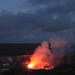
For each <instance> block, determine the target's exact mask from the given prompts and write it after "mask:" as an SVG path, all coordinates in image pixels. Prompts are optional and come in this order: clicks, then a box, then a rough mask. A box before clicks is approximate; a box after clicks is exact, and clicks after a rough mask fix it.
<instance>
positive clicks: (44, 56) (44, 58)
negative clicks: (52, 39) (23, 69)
mask: <svg viewBox="0 0 75 75" xmlns="http://www.w3.org/2000/svg"><path fill="white" fill-rule="evenodd" d="M48 48H49V45H48V43H47V42H43V43H42V44H41V46H39V47H38V48H36V50H35V52H34V54H33V55H32V56H31V57H30V63H29V64H28V68H30V69H52V68H54V57H55V56H54V53H51V51H50V50H49V49H48Z"/></svg>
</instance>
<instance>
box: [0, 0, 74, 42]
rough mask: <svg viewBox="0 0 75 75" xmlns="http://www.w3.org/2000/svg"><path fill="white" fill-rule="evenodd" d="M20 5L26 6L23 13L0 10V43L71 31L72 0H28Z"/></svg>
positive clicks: (23, 40)
mask: <svg viewBox="0 0 75 75" xmlns="http://www.w3.org/2000/svg"><path fill="white" fill-rule="evenodd" d="M23 4H26V5H24V7H27V9H29V10H28V11H27V12H25V13H24V12H23V13H22V12H19V13H17V14H16V15H15V14H13V13H11V12H8V11H2V13H1V16H0V42H12V43H13V42H41V41H43V40H47V39H48V38H50V37H53V36H56V35H57V36H58V37H61V36H64V35H65V37H66V36H68V35H70V34H71V32H73V34H74V28H75V26H74V24H75V22H74V21H72V15H71V14H72V13H73V12H75V5H74V4H75V1H74V0H28V1H27V2H25V3H23ZM32 12H33V13H32ZM69 30H71V32H70V31H69ZM61 33H63V34H61ZM73 34H72V37H73V36H74V35H73Z"/></svg>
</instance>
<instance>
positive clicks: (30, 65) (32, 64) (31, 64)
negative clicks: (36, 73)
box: [27, 63, 35, 69]
mask: <svg viewBox="0 0 75 75" xmlns="http://www.w3.org/2000/svg"><path fill="white" fill-rule="evenodd" d="M34 66H35V64H34V63H30V64H28V65H27V67H28V68H30V69H32V68H33V67H34Z"/></svg>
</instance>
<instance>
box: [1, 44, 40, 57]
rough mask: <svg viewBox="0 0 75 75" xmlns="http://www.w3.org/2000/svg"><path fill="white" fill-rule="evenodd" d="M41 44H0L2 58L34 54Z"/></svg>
mask: <svg viewBox="0 0 75 75" xmlns="http://www.w3.org/2000/svg"><path fill="white" fill-rule="evenodd" d="M38 45H40V44H32V43H31V44H0V56H17V55H22V54H32V53H33V52H34V50H35V48H36V47H37V46H38Z"/></svg>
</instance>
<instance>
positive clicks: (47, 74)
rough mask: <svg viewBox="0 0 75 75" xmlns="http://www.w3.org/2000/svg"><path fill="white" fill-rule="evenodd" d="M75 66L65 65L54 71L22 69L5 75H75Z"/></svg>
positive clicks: (13, 70) (4, 74)
mask: <svg viewBox="0 0 75 75" xmlns="http://www.w3.org/2000/svg"><path fill="white" fill-rule="evenodd" d="M74 65H75V64H71V65H70V64H69V65H67V64H64V65H61V66H59V67H56V68H55V69H53V70H24V69H21V68H18V69H16V68H15V69H11V70H10V71H8V72H4V73H3V75H67V74H68V75H75V66H74Z"/></svg>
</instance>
